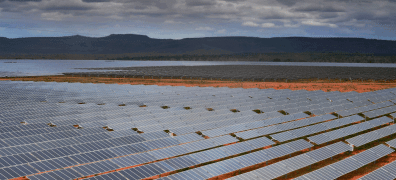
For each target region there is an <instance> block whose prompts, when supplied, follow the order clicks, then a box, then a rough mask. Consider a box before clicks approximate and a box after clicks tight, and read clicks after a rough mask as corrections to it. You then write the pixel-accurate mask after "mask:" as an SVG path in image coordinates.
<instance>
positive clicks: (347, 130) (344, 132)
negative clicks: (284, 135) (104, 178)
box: [308, 117, 392, 144]
mask: <svg viewBox="0 0 396 180" xmlns="http://www.w3.org/2000/svg"><path fill="white" fill-rule="evenodd" d="M390 122H392V119H390V118H387V117H381V118H377V119H374V120H370V121H365V122H362V123H358V124H355V125H352V126H348V127H344V128H340V129H337V130H334V131H329V132H326V133H322V134H318V135H315V136H311V137H308V139H309V140H310V141H311V142H314V143H315V144H323V143H326V142H330V141H333V140H336V139H339V138H342V137H346V136H349V135H352V134H356V133H358V132H361V131H365V130H368V129H371V128H374V127H377V126H381V125H383V124H388V123H390ZM383 137H384V136H383Z"/></svg>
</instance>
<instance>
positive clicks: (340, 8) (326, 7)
mask: <svg viewBox="0 0 396 180" xmlns="http://www.w3.org/2000/svg"><path fill="white" fill-rule="evenodd" d="M292 10H293V11H303V12H312V11H318V12H345V11H346V9H345V7H343V6H335V5H320V4H314V5H312V4H310V5H306V6H301V7H296V8H293V9H292Z"/></svg>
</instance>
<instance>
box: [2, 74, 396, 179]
mask: <svg viewBox="0 0 396 180" xmlns="http://www.w3.org/2000/svg"><path fill="white" fill-rule="evenodd" d="M0 102H1V103H0V106H1V109H2V111H0V137H1V138H0V179H13V178H19V179H31V180H38V179H48V180H51V179H89V180H91V179H92V180H103V179H163V180H168V179H172V180H173V179H175V180H177V179H179V180H181V179H241V180H242V179H243V180H245V179H283V178H284V179H290V178H292V179H294V178H295V179H337V178H339V179H343V178H344V177H346V176H347V175H348V174H350V173H353V172H355V171H358V170H359V169H362V168H367V167H368V166H370V165H371V166H372V165H373V164H375V163H376V162H377V161H380V160H381V159H384V158H387V157H389V156H391V155H393V156H394V155H395V148H396V137H395V136H394V135H395V134H396V125H395V124H394V121H395V117H396V113H395V112H396V88H389V89H384V90H378V91H372V92H366V93H357V92H354V91H351V92H344V93H341V92H338V91H333V92H325V91H320V90H318V91H306V90H294V91H292V90H289V89H283V90H275V89H258V88H251V89H244V88H228V87H221V88H215V87H182V86H180V87H174V86H157V85H118V84H93V83H67V82H65V83H61V82H33V81H0ZM354 152H355V153H354ZM341 156H342V157H346V158H340V157H341ZM335 160H336V161H335ZM394 160H395V159H392V161H390V162H388V163H387V164H386V165H383V166H381V167H378V168H376V169H375V170H374V171H372V172H369V173H367V174H366V175H364V176H362V177H361V179H395V178H396V161H394ZM330 161H331V163H327V164H326V162H330ZM321 164H322V165H321ZM318 165H319V167H318ZM313 166H314V169H312V167H313ZM315 167H316V168H315ZM296 174H297V175H296Z"/></svg>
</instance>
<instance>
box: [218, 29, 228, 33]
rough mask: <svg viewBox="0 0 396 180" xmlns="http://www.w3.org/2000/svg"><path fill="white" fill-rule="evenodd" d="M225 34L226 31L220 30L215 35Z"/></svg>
mask: <svg viewBox="0 0 396 180" xmlns="http://www.w3.org/2000/svg"><path fill="white" fill-rule="evenodd" d="M226 32H227V30H225V29H221V30H218V31H216V33H218V34H224V33H226Z"/></svg>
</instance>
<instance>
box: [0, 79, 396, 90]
mask: <svg viewBox="0 0 396 180" xmlns="http://www.w3.org/2000/svg"><path fill="white" fill-rule="evenodd" d="M0 80H15V81H55V82H71V83H72V82H81V83H108V84H116V83H117V84H144V85H158V86H186V87H191V86H200V87H230V88H259V89H269V88H273V89H291V90H301V89H305V90H308V91H316V90H322V91H326V92H327V91H340V92H348V91H356V92H360V93H361V92H369V91H375V90H380V89H387V88H393V87H396V81H388V82H378V81H377V82H374V81H363V82H362V81H353V82H352V81H347V82H345V81H344V82H339V81H335V80H301V81H296V82H247V81H245V82H237V81H219V80H190V79H183V80H181V79H143V78H107V77H70V76H38V77H16V78H0Z"/></svg>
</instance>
